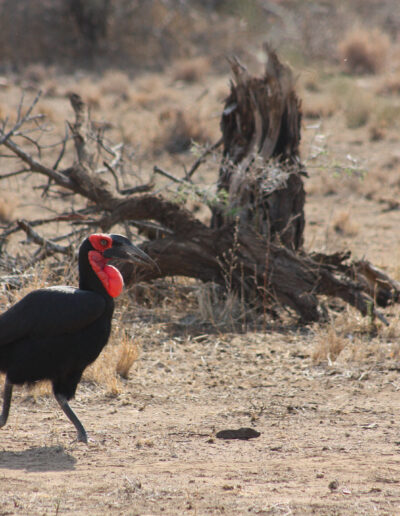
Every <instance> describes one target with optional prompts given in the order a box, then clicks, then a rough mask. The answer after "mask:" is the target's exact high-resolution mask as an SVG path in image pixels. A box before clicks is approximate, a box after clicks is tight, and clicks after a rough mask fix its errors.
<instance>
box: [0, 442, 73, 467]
mask: <svg viewBox="0 0 400 516" xmlns="http://www.w3.org/2000/svg"><path fill="white" fill-rule="evenodd" d="M75 463H76V459H75V458H74V457H72V455H69V454H68V453H66V452H65V450H64V448H63V447H62V446H50V447H47V446H43V447H33V448H28V449H27V450H24V451H19V452H12V451H0V469H1V468H6V469H23V470H26V471H71V470H73V469H75Z"/></svg>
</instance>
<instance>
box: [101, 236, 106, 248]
mask: <svg viewBox="0 0 400 516" xmlns="http://www.w3.org/2000/svg"><path fill="white" fill-rule="evenodd" d="M100 244H101V245H102V247H107V246H108V240H106V239H105V238H102V239H101V240H100Z"/></svg>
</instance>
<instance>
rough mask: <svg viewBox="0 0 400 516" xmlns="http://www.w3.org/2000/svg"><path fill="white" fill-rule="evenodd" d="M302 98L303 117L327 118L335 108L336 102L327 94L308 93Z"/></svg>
mask: <svg viewBox="0 0 400 516" xmlns="http://www.w3.org/2000/svg"><path fill="white" fill-rule="evenodd" d="M303 98H304V101H303V104H302V112H303V115H304V117H305V118H309V119H319V118H329V117H330V116H332V115H333V114H334V112H335V111H336V109H337V104H336V102H335V101H334V99H333V98H332V97H331V96H329V94H314V95H310V94H309V93H308V94H306V95H305V96H304V97H303Z"/></svg>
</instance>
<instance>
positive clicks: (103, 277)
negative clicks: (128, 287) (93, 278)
mask: <svg viewBox="0 0 400 516" xmlns="http://www.w3.org/2000/svg"><path fill="white" fill-rule="evenodd" d="M88 257H89V263H90V265H91V267H92V269H93V270H94V272H95V273H96V274H97V277H98V278H99V280H100V281H101V282H102V284H103V286H104V288H105V289H106V291H107V293H108V295H109V296H111V297H118V296H119V295H120V294H121V292H122V289H123V287H124V280H123V279H122V276H121V273H120V272H119V270H118V269H117V268H116V267H113V266H112V265H107V262H108V260H107V258H104V256H103V255H102V253H101V252H99V251H89V254H88Z"/></svg>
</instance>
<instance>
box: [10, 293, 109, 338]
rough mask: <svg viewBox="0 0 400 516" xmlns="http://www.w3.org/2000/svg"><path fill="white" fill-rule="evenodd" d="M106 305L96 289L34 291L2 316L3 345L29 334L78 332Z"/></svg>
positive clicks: (102, 311) (53, 334)
mask: <svg viewBox="0 0 400 516" xmlns="http://www.w3.org/2000/svg"><path fill="white" fill-rule="evenodd" d="M105 308H106V301H105V299H104V298H103V297H102V296H100V295H99V294H96V293H95V292H89V291H86V290H80V289H77V288H72V287H50V288H43V289H39V290H34V291H33V292H31V293H30V294H28V295H27V296H25V297H24V298H23V299H21V301H19V302H18V303H16V304H15V305H14V306H12V307H11V308H10V309H9V310H7V312H5V313H4V314H2V315H1V316H0V346H2V345H6V344H9V343H10V342H14V341H16V340H19V339H22V338H25V337H28V336H31V337H42V336H43V337H52V336H55V335H60V334H64V333H75V332H78V331H80V330H82V329H84V328H85V327H86V326H88V325H90V324H91V323H93V322H94V321H96V319H98V318H99V317H100V316H101V315H102V314H103V313H104V310H105Z"/></svg>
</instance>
